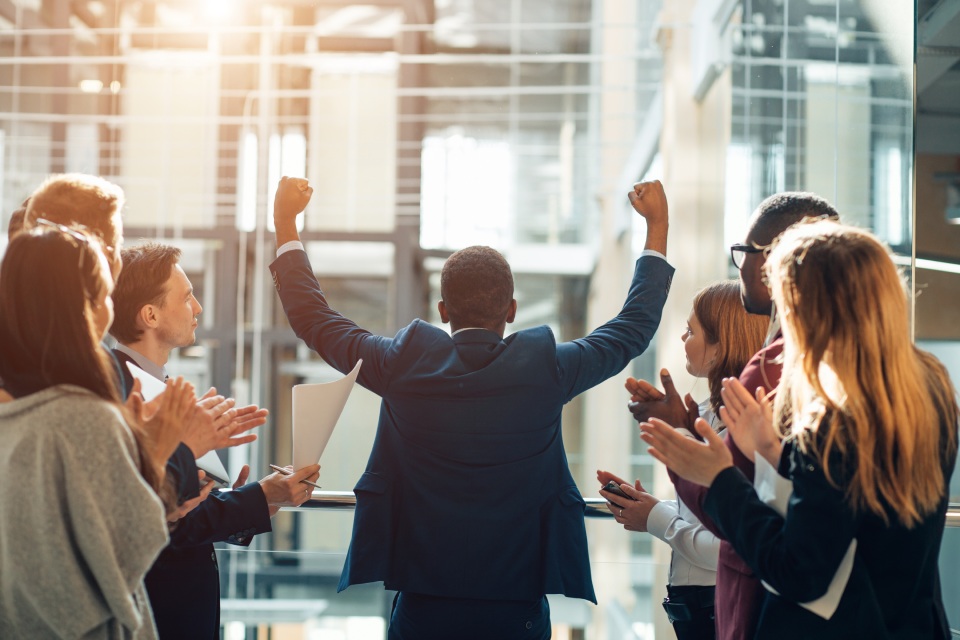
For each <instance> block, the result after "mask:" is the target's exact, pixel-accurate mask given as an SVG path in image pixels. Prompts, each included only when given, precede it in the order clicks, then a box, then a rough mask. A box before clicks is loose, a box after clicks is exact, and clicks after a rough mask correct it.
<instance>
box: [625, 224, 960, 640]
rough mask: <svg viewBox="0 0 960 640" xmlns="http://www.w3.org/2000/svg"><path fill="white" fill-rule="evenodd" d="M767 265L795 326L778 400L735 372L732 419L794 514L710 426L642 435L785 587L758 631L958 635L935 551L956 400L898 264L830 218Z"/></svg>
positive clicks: (770, 580)
mask: <svg viewBox="0 0 960 640" xmlns="http://www.w3.org/2000/svg"><path fill="white" fill-rule="evenodd" d="M766 273H767V277H768V279H769V283H770V287H771V292H772V297H773V300H774V302H775V304H776V306H777V309H778V310H779V313H780V318H781V328H782V331H783V336H784V366H783V376H782V378H781V381H780V386H779V388H778V391H777V398H776V401H775V403H774V404H773V405H771V404H770V403H769V402H768V401H767V400H766V399H765V396H764V393H763V390H759V391H758V393H757V397H756V398H753V397H751V395H750V394H749V393H747V392H746V390H745V389H744V388H743V387H742V386H741V385H739V383H738V382H737V381H736V380H732V379H730V380H724V388H723V391H722V397H723V401H724V407H723V409H722V410H721V416H722V417H723V419H724V422H725V423H726V424H727V426H728V428H729V429H730V434H731V436H732V437H733V438H734V440H735V441H736V443H737V445H738V447H739V448H740V449H741V450H742V451H743V452H744V453H745V454H746V455H748V456H750V457H753V458H755V459H756V460H757V461H758V462H759V461H760V460H761V459H763V460H765V461H767V462H769V463H770V465H772V466H773V467H775V468H777V469H778V471H779V474H780V475H781V476H783V477H785V478H789V480H790V481H791V482H792V494H791V495H790V496H789V500H788V501H787V502H786V505H785V514H784V515H781V513H780V512H778V510H777V509H775V508H774V507H772V506H767V504H765V503H764V502H762V501H761V500H760V498H759V497H758V496H757V493H756V492H755V490H754V487H753V486H752V485H751V484H750V483H749V482H748V481H747V480H746V478H745V477H744V476H743V475H742V474H741V473H740V472H739V471H737V470H736V469H735V468H733V466H732V464H731V460H730V454H729V453H728V451H727V449H726V447H724V446H723V444H722V443H721V442H720V440H719V439H718V438H717V437H716V436H715V435H714V434H713V432H712V431H711V430H710V429H709V428H708V427H707V426H706V425H704V424H703V423H698V425H697V430H698V431H699V433H700V434H701V435H702V436H703V437H704V438H705V440H706V443H704V444H701V443H697V442H694V441H690V440H688V439H685V438H682V437H676V435H675V434H673V433H672V432H671V431H672V430H670V429H669V428H668V427H666V425H664V424H663V423H661V422H659V421H656V420H653V421H651V423H649V424H644V425H642V428H643V430H644V433H643V436H642V437H643V438H644V440H645V441H647V442H648V443H649V444H650V445H652V447H653V448H652V449H651V453H652V454H653V455H654V456H655V457H656V458H658V459H659V460H661V461H663V462H665V463H666V464H667V465H668V466H669V467H670V468H671V469H673V470H674V471H675V472H676V473H678V474H679V475H681V476H683V477H685V478H687V479H689V480H691V481H693V482H698V483H700V484H703V485H704V486H708V487H709V491H708V493H707V497H706V501H705V504H704V508H705V510H706V511H707V512H708V513H709V514H710V515H711V517H713V518H714V519H715V521H716V523H717V525H718V526H719V527H720V528H721V530H722V531H723V533H724V534H725V536H726V537H727V538H728V539H729V540H730V541H731V543H732V544H733V546H734V547H735V549H736V551H737V553H738V554H740V555H741V557H743V558H744V560H746V561H747V563H748V564H749V565H750V566H751V568H753V570H754V571H755V572H756V573H757V575H758V576H759V577H760V578H761V579H762V580H764V581H765V582H766V583H767V585H768V586H769V588H770V589H772V590H771V591H770V593H768V594H767V596H766V599H765V601H764V604H763V610H762V613H761V616H760V622H759V625H758V628H757V635H756V637H757V638H774V637H775V638H777V640H786V639H788V638H809V637H817V638H819V639H821V640H822V639H826V638H903V639H907V638H911V639H912V638H944V639H946V638H949V637H950V631H949V627H948V625H947V621H946V617H945V615H944V611H943V603H942V599H941V595H940V584H939V574H938V568H937V559H938V555H939V548H940V542H941V539H942V536H943V528H944V523H945V518H946V510H947V501H948V492H949V478H950V475H951V473H952V471H953V467H954V463H955V461H956V453H957V417H958V408H957V402H956V397H955V392H954V389H953V386H952V385H951V383H950V380H949V378H948V376H947V374H946V371H945V370H944V368H943V366H942V365H941V364H940V363H939V362H938V361H937V360H936V359H935V358H934V357H933V356H931V355H930V354H928V353H925V352H923V351H921V350H919V349H917V348H916V347H915V346H914V345H913V344H912V342H911V339H910V335H911V334H910V327H909V310H908V305H907V300H908V298H907V295H906V292H905V289H904V284H903V280H902V279H901V276H900V273H899V271H898V270H897V268H896V266H895V265H894V263H893V261H892V260H891V258H890V255H889V252H888V250H887V249H886V247H884V245H883V244H882V243H880V242H879V241H878V240H877V239H876V238H875V237H874V236H873V235H871V234H870V233H869V232H867V231H864V230H861V229H856V228H853V227H847V226H842V225H839V224H836V223H834V222H828V221H824V222H816V223H810V224H801V225H798V226H797V227H794V228H792V229H790V230H788V231H787V232H785V233H784V234H783V236H782V237H781V239H780V241H779V243H778V244H777V245H776V246H775V247H774V248H773V250H772V252H771V254H770V256H769V258H768V259H767V263H766ZM774 425H777V428H775V427H774ZM781 438H783V439H782V440H781ZM757 454H759V455H757ZM758 467H759V465H758Z"/></svg>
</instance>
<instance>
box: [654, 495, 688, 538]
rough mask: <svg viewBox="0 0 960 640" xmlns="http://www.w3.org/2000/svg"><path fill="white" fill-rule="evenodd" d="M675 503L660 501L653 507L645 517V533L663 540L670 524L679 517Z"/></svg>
mask: <svg viewBox="0 0 960 640" xmlns="http://www.w3.org/2000/svg"><path fill="white" fill-rule="evenodd" d="M679 514H680V511H679V508H678V507H677V503H676V502H675V501H673V500H661V501H660V502H658V503H657V504H655V505H653V508H652V509H650V513H649V514H648V515H647V531H648V532H649V533H650V535H652V536H655V537H657V538H659V539H660V540H663V539H664V538H665V537H666V535H667V529H668V528H669V527H670V524H671V523H672V522H673V521H674V520H675V519H676V518H677V517H678V516H679Z"/></svg>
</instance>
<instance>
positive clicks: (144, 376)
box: [127, 362, 230, 488]
mask: <svg viewBox="0 0 960 640" xmlns="http://www.w3.org/2000/svg"><path fill="white" fill-rule="evenodd" d="M127 368H128V369H129V370H130V373H131V374H132V375H133V377H134V378H136V379H137V380H139V381H140V395H142V396H143V400H144V402H150V401H151V400H153V399H154V398H156V397H157V396H159V395H160V394H161V393H163V392H164V391H166V390H167V385H165V384H164V383H163V382H161V381H160V380H157V379H156V378H154V377H153V376H152V375H150V374H149V373H147V372H146V371H144V370H143V369H141V368H140V367H138V366H137V365H135V364H133V363H132V362H128V363H127ZM197 468H198V469H200V470H202V471H204V472H205V473H206V474H207V477H208V478H211V479H212V480H213V481H214V482H215V483H216V486H218V487H220V488H224V487H227V486H229V484H230V474H228V473H227V469H226V467H224V466H223V463H222V462H221V461H220V457H219V456H217V452H216V451H208V452H207V453H205V454H204V455H202V456H200V457H199V458H197Z"/></svg>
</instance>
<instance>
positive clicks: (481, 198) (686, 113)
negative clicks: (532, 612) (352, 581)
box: [0, 0, 960, 640]
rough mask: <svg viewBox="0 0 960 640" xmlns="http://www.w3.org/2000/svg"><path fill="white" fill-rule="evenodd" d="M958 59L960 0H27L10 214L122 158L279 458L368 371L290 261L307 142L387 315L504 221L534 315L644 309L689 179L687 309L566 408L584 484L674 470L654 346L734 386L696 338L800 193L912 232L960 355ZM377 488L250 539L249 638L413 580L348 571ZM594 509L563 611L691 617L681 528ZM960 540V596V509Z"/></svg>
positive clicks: (338, 482)
mask: <svg viewBox="0 0 960 640" xmlns="http://www.w3.org/2000/svg"><path fill="white" fill-rule="evenodd" d="M958 62H960V0H940V1H939V2H936V1H934V0H917V2H916V3H914V2H912V1H910V0H896V1H891V0H669V1H666V0H361V1H360V2H357V3H348V2H342V1H337V0H275V1H262V2H261V1H254V0H0V159H2V162H0V202H2V207H0V220H2V222H3V229H4V230H5V229H6V223H7V221H8V219H9V215H10V213H11V212H12V211H13V210H14V209H16V208H17V206H19V204H20V202H21V201H22V200H23V199H24V198H25V197H26V196H28V195H29V193H30V192H31V191H32V190H33V189H34V187H35V186H36V185H37V184H38V183H39V182H40V181H41V180H42V179H43V178H44V177H46V176H47V175H48V174H50V173H57V172H65V171H79V172H86V173H93V174H98V175H103V176H104V177H106V178H108V179H109V180H112V181H114V182H117V183H118V184H120V185H121V186H122V187H123V188H124V190H125V192H126V195H127V206H126V209H125V214H124V224H125V227H126V234H125V235H126V238H127V243H128V244H129V243H135V242H138V241H141V240H142V239H159V240H162V241H165V242H169V243H172V244H175V245H177V246H179V247H181V248H182V249H183V250H184V257H183V265H184V268H185V269H186V271H187V273H188V275H189V276H190V278H191V280H192V281H193V284H194V286H195V288H196V290H197V296H198V298H199V300H200V301H201V303H202V304H203V307H204V312H203V314H202V315H201V317H200V322H201V327H202V329H201V330H200V331H199V332H198V341H197V344H196V345H194V346H192V347H189V348H185V349H182V350H180V351H179V353H177V354H175V356H174V359H173V361H172V362H171V364H170V365H169V366H168V368H169V370H170V371H171V372H173V373H177V374H183V375H186V376H188V377H189V378H190V379H192V380H193V381H195V382H196V383H197V385H198V386H199V387H204V388H205V387H206V386H209V385H215V386H216V387H217V388H218V389H220V390H221V391H224V392H229V393H231V394H233V395H235V396H237V397H238V398H239V399H240V400H241V401H242V402H255V403H257V404H260V405H261V406H265V407H267V408H269V409H270V411H271V418H270V420H269V422H268V424H267V425H266V426H264V427H262V428H261V429H260V439H259V440H258V441H257V442H256V443H254V444H253V445H249V446H245V447H242V448H238V449H232V450H229V451H228V452H226V453H225V454H224V461H225V463H226V465H227V468H228V469H229V470H230V471H231V472H232V473H234V474H235V473H236V472H237V471H238V470H239V468H240V466H241V465H242V464H243V463H245V462H249V463H250V464H251V465H252V466H253V469H254V472H253V473H254V475H255V476H258V477H259V476H263V475H266V473H267V471H268V467H267V465H268V463H271V462H274V463H278V464H286V463H289V462H290V461H291V457H292V453H291V412H290V403H291V387H292V385H294V384H299V383H304V382H322V381H328V380H332V379H334V377H336V375H337V374H336V372H334V371H333V370H332V369H331V368H330V367H329V366H327V365H326V364H325V363H324V362H323V361H322V360H320V359H319V358H318V357H317V356H316V355H315V354H313V353H312V352H310V351H309V350H307V349H306V348H304V347H303V345H301V344H299V342H298V341H297V340H296V338H295V337H294V336H293V334H292V332H291V331H290V329H289V327H288V326H287V324H286V320H285V318H284V315H283V312H282V310H281V309H279V305H278V304H277V299H276V297H275V295H274V292H273V288H272V283H271V282H270V278H269V276H268V272H267V268H266V265H267V264H268V263H269V262H270V260H271V259H272V257H273V252H274V244H273V239H272V234H271V222H270V221H271V206H272V199H273V191H274V189H275V187H276V183H277V181H278V179H279V177H280V176H281V175H304V176H306V177H308V178H309V179H310V181H311V182H312V184H313V186H314V189H315V193H314V197H313V201H312V203H311V204H310V206H309V208H308V210H307V215H306V221H305V228H304V230H303V235H304V240H305V244H306V248H307V251H308V252H309V254H310V258H311V260H312V264H313V267H314V269H315V271H316V273H317V276H318V278H319V279H320V282H321V284H322V285H323V287H324V289H325V290H326V292H327V293H328V297H329V300H330V301H331V303H332V304H333V306H334V307H335V308H337V309H338V310H340V311H341V312H343V313H344V314H345V315H347V316H348V317H350V318H353V319H355V320H356V321H357V322H358V323H359V324H361V325H362V326H364V327H366V328H368V329H370V330H371V331H373V332H376V333H382V334H386V335H392V333H393V332H394V331H396V330H397V329H398V328H399V327H401V326H403V325H405V324H406V323H407V322H409V321H410V320H411V319H413V318H415V317H422V318H426V319H428V320H430V321H432V322H435V323H438V324H439V318H438V316H437V313H436V310H435V303H436V301H437V300H438V299H439V270H440V267H441V265H442V264H443V260H444V258H445V257H446V256H447V255H449V254H450V253H451V252H452V251H455V250H456V249H459V248H461V247H464V246H467V245H472V244H488V245H491V246H494V247H495V248H497V249H499V250H501V251H502V252H503V253H504V254H505V255H506V256H507V258H508V259H509V260H510V262H511V264H512V265H513V267H514V269H515V274H516V285H517V292H516V296H517V299H518V302H519V309H520V310H519V312H518V315H517V321H516V323H515V324H514V325H512V326H511V327H510V328H509V330H518V329H522V328H524V327H530V326H535V325H540V324H547V325H549V326H551V327H552V329H553V330H554V332H555V333H556V335H557V336H558V338H559V339H561V340H566V339H572V338H575V337H579V336H582V335H584V334H585V333H587V332H588V331H589V330H590V329H592V328H593V327H595V326H597V325H598V324H600V323H602V322H603V321H605V320H606V319H608V318H609V317H612V316H613V315H614V314H615V313H616V312H617V310H618V309H619V306H620V304H621V303H622V300H623V296H624V294H625V292H626V288H627V285H628V282H629V277H630V274H631V272H632V263H633V260H634V259H635V258H636V257H637V255H638V253H639V251H640V248H641V246H642V238H643V226H642V225H643V223H642V220H641V219H640V218H639V216H637V215H636V214H635V213H633V212H632V210H631V209H630V207H629V204H628V202H627V199H626V192H627V190H628V189H629V188H630V186H631V185H632V184H633V183H634V182H636V181H638V180H640V179H643V178H659V179H660V180H662V181H663V183H664V185H665V187H666V191H667V195H668V199H669V203H670V213H671V222H672V225H671V238H670V244H669V255H668V258H669V260H670V261H671V262H672V263H673V264H674V265H675V266H676V267H677V274H676V278H675V280H674V285H673V290H672V294H671V297H670V300H669V302H668V304H667V307H666V309H665V311H664V315H663V322H662V324H661V327H660V330H659V333H658V336H657V339H656V341H655V344H654V345H652V346H651V348H650V350H649V351H648V352H647V353H646V354H644V356H642V357H641V358H639V359H638V360H637V361H636V362H635V363H634V364H633V365H632V367H631V368H630V369H628V370H627V371H624V372H623V374H622V375H621V376H619V377H618V378H616V379H613V380H611V381H609V382H608V383H606V384H604V385H602V386H600V387H598V388H596V389H594V390H592V391H590V392H589V393H587V394H585V395H584V396H583V397H581V398H579V399H577V400H576V401H574V402H572V403H571V404H570V405H569V406H568V407H567V408H566V410H565V414H564V438H565V442H566V447H567V452H568V456H569V460H570V463H571V466H572V468H573V473H574V477H575V478H576V479H577V481H578V483H579V485H580V489H581V491H582V492H583V494H584V495H585V496H597V494H596V489H597V488H598V487H597V483H596V480H595V476H594V472H595V470H596V469H598V468H604V469H609V470H611V471H614V472H617V473H619V474H620V475H623V476H625V477H630V478H634V477H636V478H640V479H641V480H643V482H644V486H646V487H651V488H653V492H654V493H655V494H656V495H658V496H659V497H661V498H669V497H672V488H671V486H670V483H669V480H668V479H667V478H666V474H665V473H664V472H663V470H662V467H661V466H660V465H658V464H655V462H654V461H653V460H652V458H650V456H649V455H647V454H646V452H645V449H646V447H645V446H644V445H643V444H642V442H641V441H640V439H639V437H638V435H637V429H636V425H635V423H634V422H633V420H632V418H631V416H630V414H629V412H628V411H627V409H626V402H627V397H626V393H625V392H624V391H623V388H622V379H623V378H625V377H626V376H627V375H634V376H637V377H644V378H647V379H655V375H656V372H657V371H658V370H659V368H660V367H667V368H669V369H670V370H671V371H672V372H673V373H674V374H675V377H676V378H677V380H678V387H679V388H680V390H681V392H686V391H690V392H691V393H692V394H693V395H694V397H696V398H697V399H698V400H700V399H703V398H704V397H706V395H707V394H708V391H707V389H706V385H705V382H703V381H699V382H697V381H695V380H694V379H692V378H690V377H688V376H686V374H685V371H684V366H683V352H682V350H681V342H680V335H681V333H682V331H683V328H684V325H685V322H686V317H687V314H688V312H689V309H690V303H691V300H692V296H693V294H694V293H695V291H696V290H697V289H699V288H700V287H702V286H704V285H706V284H708V283H710V282H712V281H715V280H718V279H724V278H730V277H735V276H736V272H735V271H734V269H733V266H732V265H731V264H730V260H729V254H728V252H727V247H728V245H729V244H730V243H732V242H738V241H741V240H742V239H743V236H744V234H745V231H746V222H747V219H748V217H749V215H750V213H751V212H752V210H753V209H754V207H755V206H756V205H757V204H758V203H759V202H760V201H761V200H762V199H763V198H764V197H766V196H767V195H770V194H772V193H774V192H777V191H782V190H809V191H815V192H817V193H819V194H821V195H823V196H825V197H826V198H828V199H829V200H831V201H832V202H833V203H834V204H835V205H836V206H837V208H838V209H839V211H840V212H841V215H842V216H843V217H844V218H845V220H846V221H847V222H850V223H853V224H857V225H860V226H863V227H866V228H869V229H872V230H873V231H874V232H875V233H877V234H878V235H879V236H880V237H882V238H883V239H884V240H885V241H886V242H888V243H889V245H890V246H891V247H892V249H893V250H894V251H895V252H896V255H897V259H898V261H899V263H900V264H901V265H902V266H903V269H904V273H905V275H906V276H907V278H908V279H909V286H910V287H911V289H912V293H913V296H914V301H915V304H914V322H913V327H914V331H915V338H916V340H917V341H918V342H919V343H920V344H921V345H922V346H923V347H924V348H926V349H928V350H931V351H933V352H934V353H935V354H936V355H937V356H938V357H940V358H941V359H942V360H943V361H944V362H945V363H946V364H947V366H948V367H949V368H950V370H951V372H952V376H953V379H954V380H955V381H958V380H960V295H958V292H960V102H958V101H957V99H956V96H957V95H960V64H958ZM5 245H6V237H5V235H3V233H2V232H0V251H2V248H3V247H4V246H5ZM837 277H838V278H842V277H843V274H837ZM876 311H877V313H882V312H883V310H882V309H877V310H876ZM378 404H379V401H378V398H376V397H375V396H373V395H372V394H370V393H368V392H366V391H365V390H363V389H362V388H357V389H355V391H354V392H353V394H352V396H351V398H350V400H349V402H348V405H347V407H346V409H345V411H344V414H343V416H342V417H341V420H340V422H339V425H338V427H337V429H336V431H335V433H334V435H333V438H332V440H331V442H330V444H329V445H328V448H327V450H326V452H325V453H324V456H323V459H322V460H321V463H322V465H323V469H322V471H321V478H320V484H322V485H323V490H324V491H350V490H351V489H352V487H353V484H354V482H355V481H356V479H357V478H358V477H359V475H360V473H361V472H362V470H363V467H364V465H365V462H366V458H367V455H368V453H369V450H370V446H371V442H372V438H373V434H374V430H375V425H376V419H377V411H378ZM952 486H953V495H954V501H956V502H960V480H954V482H953V485H952ZM450 489H451V490H456V488H455V487H453V488H450ZM957 510H958V513H957V518H956V520H955V519H954V518H953V517H951V524H953V523H954V522H955V521H960V505H958V506H957ZM351 520H352V511H351V510H350V509H319V508H318V509H302V510H291V511H285V512H283V513H281V514H280V515H278V516H277V517H276V518H275V520H274V531H273V533H271V534H268V535H261V536H258V537H257V539H256V541H255V542H254V544H253V545H251V546H250V547H249V548H233V547H229V546H224V547H223V548H221V549H219V550H218V554H219V557H220V567H221V577H222V598H223V600H222V603H223V635H224V637H225V638H227V639H228V640H239V639H241V638H245V639H248V640H249V639H254V638H256V639H266V638H270V639H272V640H288V639H289V640H293V639H301V638H302V639H304V640H306V639H309V640H348V639H350V640H353V639H363V640H365V639H368V638H382V637H385V630H386V624H385V616H387V615H388V613H389V610H390V604H391V600H392V594H391V593H387V592H384V591H383V589H382V587H381V586H380V585H368V586H366V587H353V588H351V589H349V590H348V591H346V592H345V593H341V594H336V583H337V578H338V576H339V571H340V568H341V565H342V561H343V557H344V554H345V551H346V546H347V543H348V541H349V535H350V528H351ZM587 526H588V535H589V540H590V545H591V559H592V568H593V573H594V581H595V584H596V587H597V593H598V596H599V599H600V604H599V606H593V605H591V604H588V603H585V602H582V601H576V600H566V599H564V598H553V597H551V608H552V613H553V621H554V637H555V638H558V639H564V638H567V639H590V640H607V639H611V640H612V639H618V640H620V639H627V638H636V639H643V640H652V639H653V638H657V639H662V638H671V637H673V635H672V631H671V630H670V628H669V625H668V623H667V621H666V618H665V617H664V615H663V612H662V610H661V608H660V605H659V603H660V600H661V599H662V597H663V595H664V584H665V581H666V569H667V563H668V560H669V553H668V549H667V548H666V546H665V545H663V544H661V543H660V542H659V541H653V542H651V539H650V537H649V536H648V535H646V534H637V533H628V532H625V531H623V530H622V528H621V527H619V526H618V525H616V524H615V523H614V522H612V521H610V520H607V519H602V518H596V519H590V521H589V522H588V525H587ZM470 552H471V551H470V549H464V550H463V553H465V554H468V553H470ZM941 562H942V567H943V572H942V579H943V589H944V598H945V601H946V605H947V611H948V614H949V616H950V619H951V622H952V624H953V626H954V627H956V628H960V572H958V571H957V569H956V568H957V567H958V566H960V529H957V528H953V527H948V529H947V531H946V534H945V537H944V544H943V550H942V558H941ZM955 635H957V637H960V632H958V633H957V634H955Z"/></svg>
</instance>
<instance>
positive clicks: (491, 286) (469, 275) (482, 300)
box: [440, 246, 513, 329]
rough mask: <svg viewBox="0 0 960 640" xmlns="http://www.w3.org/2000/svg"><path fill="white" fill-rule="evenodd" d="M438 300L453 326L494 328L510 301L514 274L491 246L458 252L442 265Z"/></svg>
mask: <svg viewBox="0 0 960 640" xmlns="http://www.w3.org/2000/svg"><path fill="white" fill-rule="evenodd" d="M440 297H441V298H442V299H443V303H444V305H446V308H447V313H449V314H450V319H451V320H452V321H453V322H454V324H456V325H458V326H460V327H483V328H486V329H493V328H496V327H498V326H499V325H500V324H501V323H502V322H503V321H504V319H505V318H506V315H507V309H508V308H509V307H510V302H511V301H512V300H513V272H512V271H511V270H510V265H509V264H508V263H507V261H506V259H505V258H504V257H503V255H501V254H500V252H499V251H496V250H494V249H491V248H490V247H483V246H474V247H467V248H466V249H461V250H460V251H457V252H456V253H454V254H453V255H452V256H450V257H449V258H447V261H446V262H445V263H444V265H443V270H442V271H441V272H440Z"/></svg>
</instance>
